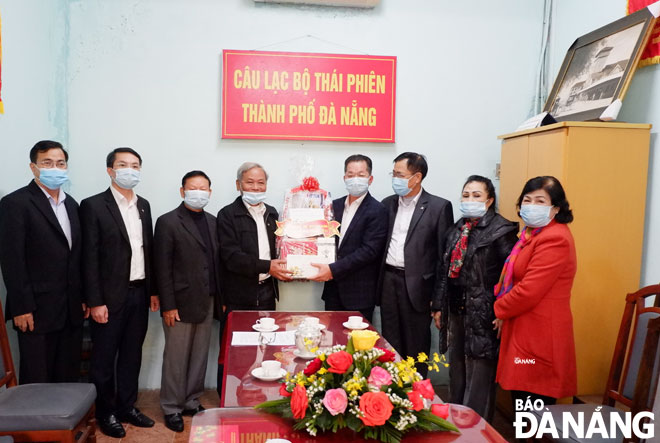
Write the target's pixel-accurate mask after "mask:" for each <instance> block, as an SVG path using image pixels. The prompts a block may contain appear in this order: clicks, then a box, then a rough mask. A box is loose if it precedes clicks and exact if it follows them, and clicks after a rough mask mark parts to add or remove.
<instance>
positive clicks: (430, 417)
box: [417, 411, 461, 433]
mask: <svg viewBox="0 0 660 443" xmlns="http://www.w3.org/2000/svg"><path fill="white" fill-rule="evenodd" d="M420 419H421V420H424V421H427V422H430V423H433V424H434V425H436V426H437V427H438V428H439V429H440V430H443V431H454V432H458V433H460V432H461V431H459V430H458V428H457V427H456V426H455V425H454V424H453V423H450V422H448V421H447V420H445V419H444V418H440V417H438V416H437V415H435V414H432V413H431V412H429V411H419V412H418V413H417V422H418V423H419V420H420Z"/></svg>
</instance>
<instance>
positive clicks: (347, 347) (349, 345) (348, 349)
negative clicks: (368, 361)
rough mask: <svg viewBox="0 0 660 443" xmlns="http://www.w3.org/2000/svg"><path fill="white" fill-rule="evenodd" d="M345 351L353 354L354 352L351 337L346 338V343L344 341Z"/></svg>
mask: <svg viewBox="0 0 660 443" xmlns="http://www.w3.org/2000/svg"><path fill="white" fill-rule="evenodd" d="M346 352H348V353H349V354H351V355H353V354H354V353H355V346H353V337H350V336H349V338H348V343H346Z"/></svg>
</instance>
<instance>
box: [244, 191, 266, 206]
mask: <svg viewBox="0 0 660 443" xmlns="http://www.w3.org/2000/svg"><path fill="white" fill-rule="evenodd" d="M241 198H242V199H243V201H244V202H245V203H247V204H248V205H251V206H256V205H258V204H259V203H262V202H264V201H266V193H265V192H246V191H243V195H241Z"/></svg>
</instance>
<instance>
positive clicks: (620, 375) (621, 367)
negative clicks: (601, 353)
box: [603, 285, 660, 407]
mask: <svg viewBox="0 0 660 443" xmlns="http://www.w3.org/2000/svg"><path fill="white" fill-rule="evenodd" d="M653 296H655V302H654V304H653V306H646V302H647V300H650V298H651V297H653ZM658 317H660V285H651V286H646V287H644V288H641V289H640V290H638V291H637V292H634V293H631V294H628V295H627V296H626V305H625V309H624V311H623V316H622V319H621V326H620V327H619V335H618V337H617V341H616V345H615V348H614V355H613V356H612V364H611V366H610V374H609V376H608V379H607V386H606V388H605V395H604V396H603V404H607V405H610V406H614V404H615V402H617V401H618V402H620V403H622V404H624V405H626V406H628V407H632V405H633V402H634V400H635V395H636V394H637V393H636V388H635V385H636V381H637V380H638V375H639V372H640V370H642V369H643V368H644V367H645V365H648V364H650V365H651V366H655V367H656V368H657V364H658V363H657V361H658V358H659V357H658V355H657V352H656V353H654V357H653V362H646V361H645V360H644V359H643V356H644V355H645V354H644V344H645V342H646V341H647V340H646V339H647V331H648V330H649V328H648V327H647V326H648V325H649V324H651V322H654V321H655V320H654V319H657V318H658ZM649 376H651V374H650V373H649ZM654 384H655V385H657V373H656V374H655V381H654Z"/></svg>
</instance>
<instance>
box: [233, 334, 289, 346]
mask: <svg viewBox="0 0 660 443" xmlns="http://www.w3.org/2000/svg"><path fill="white" fill-rule="evenodd" d="M259 334H263V335H266V336H272V335H274V336H275V338H274V339H273V341H268V344H269V345H273V346H291V345H295V344H296V331H283V332H252V331H234V332H233V333H232V336H231V345H232V346H259V345H260V344H261V343H259Z"/></svg>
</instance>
